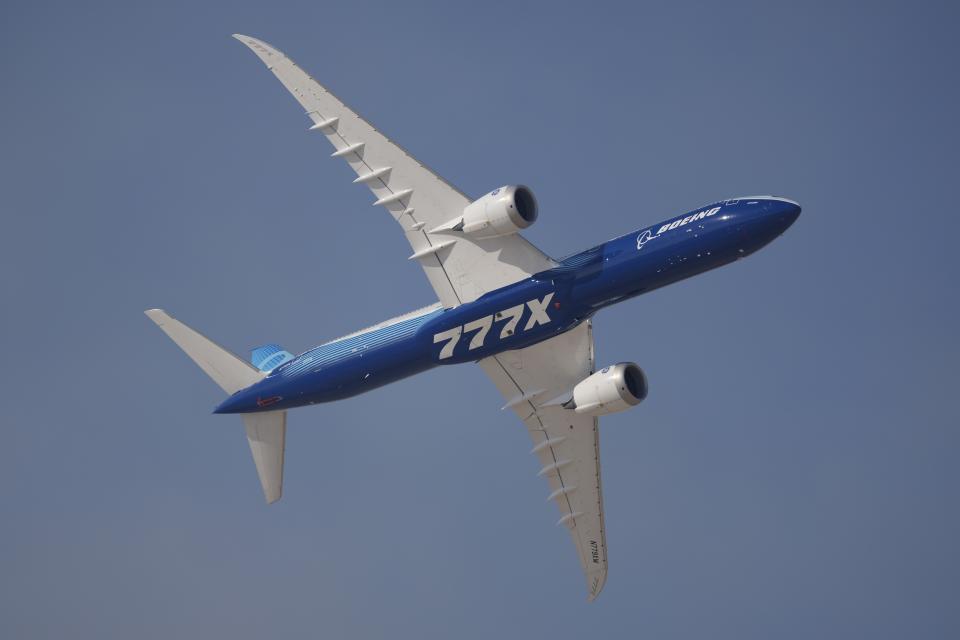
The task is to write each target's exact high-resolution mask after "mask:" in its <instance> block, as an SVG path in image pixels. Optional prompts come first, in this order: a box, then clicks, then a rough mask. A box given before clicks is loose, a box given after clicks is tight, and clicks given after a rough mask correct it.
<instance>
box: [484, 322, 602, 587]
mask: <svg viewBox="0 0 960 640" xmlns="http://www.w3.org/2000/svg"><path fill="white" fill-rule="evenodd" d="M480 365H481V367H482V368H483V370H484V371H485V372H486V373H487V375H488V376H489V377H490V378H491V379H492V380H493V382H494V384H495V385H496V386H497V388H498V389H499V390H500V392H501V393H502V394H503V396H504V397H505V398H508V399H510V400H509V401H508V402H507V406H505V407H504V408H511V409H513V411H514V412H515V413H516V414H517V416H518V417H519V418H520V419H521V420H522V421H523V423H524V425H526V427H527V431H528V432H529V434H530V439H531V440H532V441H533V449H532V450H531V453H533V454H534V455H535V456H536V457H537V461H538V462H539V467H540V471H539V473H538V475H539V476H541V477H544V478H546V479H547V482H548V483H549V485H550V489H549V495H548V497H547V499H548V500H549V501H552V502H554V503H555V504H556V505H557V508H558V509H559V510H560V518H559V520H558V521H557V524H558V525H560V526H565V527H566V528H567V529H569V532H570V536H571V538H572V539H573V543H574V545H575V546H576V549H577V555H578V557H579V559H580V565H581V568H582V569H583V572H584V576H585V577H586V580H587V592H588V599H589V600H593V599H594V598H596V597H597V595H598V594H599V593H600V591H601V590H602V589H603V585H604V583H605V582H606V576H607V545H606V533H605V530H604V523H603V492H602V487H601V482H600V442H599V434H598V429H597V422H598V421H597V419H596V418H593V417H590V416H584V415H581V414H577V413H575V412H573V411H569V410H567V409H564V408H563V407H562V406H560V405H558V404H554V403H550V402H549V400H550V399H552V398H556V397H557V396H560V395H561V394H564V393H566V392H568V391H569V390H570V389H571V388H572V387H573V386H574V385H575V384H576V383H577V382H579V381H580V380H582V379H584V378H585V377H587V376H588V375H590V373H592V371H593V334H592V328H591V326H590V322H589V321H587V322H584V323H583V324H581V325H580V326H579V327H577V328H575V329H573V330H571V331H568V332H567V333H564V334H561V335H558V336H555V337H554V338H551V339H550V340H546V341H544V342H541V343H539V344H536V345H533V346H531V347H527V348H525V349H519V350H516V351H508V352H505V353H502V354H499V355H497V356H493V357H490V358H485V359H483V360H481V361H480ZM544 403H546V404H544Z"/></svg>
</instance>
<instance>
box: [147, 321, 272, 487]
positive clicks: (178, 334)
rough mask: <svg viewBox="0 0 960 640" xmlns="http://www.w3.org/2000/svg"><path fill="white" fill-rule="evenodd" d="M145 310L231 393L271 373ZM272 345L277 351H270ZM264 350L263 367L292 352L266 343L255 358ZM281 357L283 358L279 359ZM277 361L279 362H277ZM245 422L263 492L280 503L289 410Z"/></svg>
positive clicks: (250, 417)
mask: <svg viewBox="0 0 960 640" xmlns="http://www.w3.org/2000/svg"><path fill="white" fill-rule="evenodd" d="M144 313H146V314H147V317H148V318H150V319H151V320H153V321H154V322H155V323H156V325H157V326H158V327H160V328H161V329H162V330H163V332H164V333H166V334H167V335H168V336H170V339H171V340H173V341H174V342H175V343H177V346H178V347H180V348H181V349H183V351H184V353H186V354H187V355H188V356H190V359H191V360H193V361H194V362H196V363H197V365H199V367H200V368H201V369H203V371H204V373H206V374H207V375H208V376H210V377H211V378H212V379H213V381H214V382H216V383H217V384H218V385H220V387H221V388H222V389H223V390H224V391H226V392H227V393H229V394H234V393H236V392H237V391H240V390H241V389H246V388H247V387H249V386H250V385H252V384H256V383H257V382H259V381H260V380H262V379H263V378H265V377H266V375H267V374H266V373H265V372H264V371H262V370H261V369H257V368H254V367H253V366H251V365H250V364H249V363H247V362H245V361H244V360H242V359H240V358H238V357H237V356H235V355H234V354H232V353H230V352H229V351H227V350H226V349H224V348H223V347H221V346H220V345H218V344H217V343H215V342H214V341H212V340H210V339H209V338H207V337H206V336H204V335H202V334H200V333H198V332H196V331H194V330H193V329H191V328H190V327H188V326H187V325H185V324H183V323H182V322H180V321H179V320H177V319H176V318H173V317H171V316H170V315H168V314H167V312H166V311H164V310H162V309H150V310H149V311H145V312H144ZM271 348H272V349H273V350H269V349H271ZM263 349H268V350H269V353H266V352H261V353H260V357H259V360H260V362H259V363H258V364H259V366H261V367H262V366H263V365H265V364H266V365H272V366H270V368H271V369H272V368H273V367H276V366H277V365H278V364H280V363H282V362H285V359H282V358H283V357H282V356H280V354H286V355H289V354H287V353H286V352H285V351H281V350H280V347H278V346H276V345H266V347H261V348H260V349H257V350H256V351H254V360H255V361H256V360H257V356H258V354H257V352H260V351H261V350H263ZM278 356H280V358H281V359H279V360H278ZM275 360H276V361H277V362H274V361H275ZM243 424H244V426H245V427H246V430H247V442H248V443H249V444H250V452H251V453H252V454H253V462H254V464H256V465H257V475H258V476H260V485H261V486H262V487H263V495H264V497H265V498H266V499H267V503H268V504H269V503H271V502H276V501H277V500H279V499H280V495H281V493H282V492H283V453H284V442H285V440H286V435H287V412H286V411H270V412H265V413H249V414H244V415H243Z"/></svg>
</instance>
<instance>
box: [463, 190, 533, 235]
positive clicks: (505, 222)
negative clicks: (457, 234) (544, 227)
mask: <svg viewBox="0 0 960 640" xmlns="http://www.w3.org/2000/svg"><path fill="white" fill-rule="evenodd" d="M536 219H537V200H536V198H534V197H533V192H532V191H530V189H528V188H527V187H524V186H522V185H518V186H508V187H500V188H499V189H494V190H493V191H491V192H490V193H488V194H487V195H485V196H483V197H482V198H480V199H479V200H476V201H474V202H471V203H470V204H468V205H467V207H466V208H465V209H464V210H463V218H462V219H461V223H460V225H458V226H459V227H460V228H459V229H457V230H458V231H461V232H463V233H465V234H467V235H470V236H473V237H475V238H480V239H482V238H497V237H499V236H509V235H512V234H514V233H517V232H519V231H521V230H522V229H526V228H527V227H529V226H530V225H532V224H533V223H534V222H535V221H536Z"/></svg>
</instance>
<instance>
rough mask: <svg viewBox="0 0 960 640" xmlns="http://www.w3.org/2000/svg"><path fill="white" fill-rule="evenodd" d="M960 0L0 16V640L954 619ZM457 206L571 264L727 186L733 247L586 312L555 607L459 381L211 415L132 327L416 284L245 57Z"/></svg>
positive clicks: (145, 331)
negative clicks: (600, 406) (574, 502)
mask: <svg viewBox="0 0 960 640" xmlns="http://www.w3.org/2000/svg"><path fill="white" fill-rule="evenodd" d="M958 14H960V10H958V9H957V4H956V3H950V2H929V3H926V2H909V3H908V2H902V3H889V2H877V3H869V4H864V3H861V2H856V3H838V2H824V3H814V2H807V3H795V2H793V3H785V4H781V3H776V2H769V1H764V2H746V3H744V2H726V3H688V2H662V3H629V6H628V5H627V3H624V4H623V5H620V4H610V3H604V2H590V3H583V4H579V3H578V4H574V3H568V2H557V3H544V4H540V5H536V4H527V3H518V2H510V3H504V4H498V3H493V2H485V3H480V2H473V3H452V2H443V3H436V4H409V3H402V4H401V3H396V2H388V3H378V2H363V3H359V2H358V3H336V4H334V3H326V2H318V1H314V2H301V3H297V2H275V3H267V2H241V3H214V2H210V3H206V2H205V3H194V2H173V1H171V2H150V3H141V2H136V3H134V2H117V3H114V4H110V3H97V2H91V3H77V2H70V3H67V2H64V3H48V2H22V1H17V0H13V1H10V0H7V1H5V2H4V3H3V5H2V8H0V35H2V37H0V54H2V55H0V73H2V79H3V81H2V85H0V86H2V89H0V98H2V99H0V148H2V153H0V215H2V223H3V226H2V233H0V246H2V251H0V296H2V298H0V299H2V301H3V302H2V313H0V341H2V351H3V354H4V356H5V358H4V360H5V362H4V363H3V369H2V372H0V388H2V390H3V397H4V400H5V401H4V407H3V410H2V412H0V426H2V430H0V435H2V442H3V446H2V447H0V636H2V637H4V638H43V637H60V638H62V637H70V638H98V639H102V638H124V639H126V638H131V637H136V638H171V637H177V638H209V637H229V638H233V639H243V638H262V637H284V638H294V637H295V638H302V637H349V638H382V637H388V636H389V637H404V638H418V639H419V638H451V637H456V638H489V637H491V636H494V637H529V638H540V637H553V638H573V637H584V636H596V637H604V638H658V639H661V638H663V639H672V638H703V637H711V638H731V639H737V640H743V639H749V638H758V639H759V638H763V639H768V638H779V639H791V638H797V639H805V640H806V639H809V638H873V639H876V638H897V639H900V638H905V637H910V638H956V637H958V636H960V550H958V540H960V514H958V505H960V467H958V465H957V456H958V451H960V448H958V445H960V432H958V429H960V411H958V408H957V407H958V405H957V402H956V395H957V393H958V388H960V373H958V371H960V370H958V368H957V364H956V363H957V360H958V357H960V353H958V351H960V349H958V340H957V335H956V327H957V326H958V321H960V318H958V296H957V276H958V275H960V274H958V267H957V260H956V258H955V255H954V252H955V250H956V249H955V247H956V238H957V237H958V234H960V223H958V217H957V214H956V210H957V203H956V189H957V179H958V161H957V148H958V147H960V140H958V138H960V134H958V132H960V127H958V124H957V114H958V112H960V105H958V91H960V88H958V82H957V69H956V63H957V60H958V59H960V46H958V44H957V39H956V25H957V23H958V18H960V15H958ZM234 32H240V33H248V34H250V35H254V36H257V37H260V38H263V39H264V40H266V41H268V42H270V43H272V44H274V45H276V46H277V47H279V48H281V49H282V50H284V51H285V52H286V53H287V54H288V55H290V56H291V57H293V58H294V59H295V60H296V61H297V62H298V63H300V64H301V66H303V67H304V68H305V69H307V70H308V71H309V72H310V73H311V74H312V75H314V76H315V77H316V78H318V79H319V80H320V81H322V82H324V83H326V84H327V85H328V86H329V87H330V88H331V89H332V90H333V91H335V92H336V93H337V94H338V95H340V96H341V97H342V98H343V99H344V100H345V101H346V102H347V103H348V104H351V105H352V106H353V107H354V108H356V110H357V111H358V112H359V113H361V114H363V115H364V116H365V117H367V118H368V119H370V120H371V121H372V122H373V123H375V125H376V126H377V127H378V128H380V129H382V130H383V131H384V132H386V133H387V134H388V135H390V136H391V137H392V138H393V139H395V140H397V141H398V142H399V143H400V144H402V145H404V146H405V147H406V148H408V149H409V150H410V151H411V152H412V153H413V154H414V155H415V156H416V157H418V158H419V159H421V160H422V161H423V162H425V163H427V164H428V165H430V166H431V167H433V168H435V169H436V170H437V171H438V172H439V173H441V174H442V175H443V176H444V177H446V178H447V179H448V180H449V181H450V182H452V183H453V184H455V185H457V186H458V187H460V188H461V189H462V190H463V191H465V192H466V193H467V194H471V195H474V196H479V195H481V194H483V193H484V192H485V191H488V190H490V189H491V188H493V187H496V186H500V185H502V184H505V183H524V184H527V185H530V186H531V187H532V188H533V190H534V192H535V193H536V194H537V197H538V199H539V203H540V207H541V210H540V211H541V215H540V219H539V221H538V223H537V225H536V226H534V227H533V228H531V229H530V230H529V232H528V233H527V234H526V235H527V237H528V238H529V239H530V240H531V241H532V242H534V243H535V244H536V245H538V246H539V247H541V248H542V249H543V250H544V251H546V252H547V253H549V254H551V255H553V256H557V257H559V256H563V255H565V254H568V253H571V252H573V251H576V250H578V249H582V248H585V247H587V246H591V245H593V244H596V243H598V242H601V241H604V240H606V239H608V238H611V237H613V236H617V235H620V234H622V233H625V232H628V231H630V230H632V229H636V228H642V227H645V226H649V225H651V224H654V223H656V222H658V221H660V220H662V219H664V218H668V217H671V216H674V215H677V214H679V213H683V212H685V211H689V210H691V209H695V208H697V207H699V206H700V205H703V204H706V203H709V202H713V201H716V200H720V199H725V198H728V197H733V196H739V195H750V194H760V193H773V194H779V195H784V196H787V197H790V198H794V199H796V200H798V201H800V203H801V204H802V205H803V208H804V213H803V214H802V215H801V217H800V219H799V221H798V222H797V224H796V225H794V226H793V227H792V228H791V229H790V230H789V231H788V232H787V233H786V234H785V235H784V236H783V237H781V238H780V239H778V240H776V241H775V242H774V243H772V244H771V245H770V246H768V247H767V248H765V249H763V250H762V251H761V252H759V253H758V254H756V255H754V256H751V257H750V258H749V259H747V260H743V261H740V262H737V263H736V264H733V265H730V266H727V267H724V268H722V269H719V270H717V271H714V272H711V273H708V274H704V275H701V276H699V277H697V278H695V279H692V280H689V281H686V282H683V283H679V284H677V285H674V286H671V287H668V288H666V289H663V290H660V291H656V292H654V293H651V294H649V295H645V296H642V297H640V298H637V299H635V300H632V301H630V302H627V303H624V304H622V305H620V306H618V307H616V308H613V309H608V310H605V311H603V312H601V313H600V314H599V315H598V316H597V318H596V319H595V330H596V336H597V342H598V344H597V349H598V364H606V363H612V362H617V361H621V360H633V361H636V362H638V363H640V365H641V366H642V367H643V368H644V369H645V370H646V372H647V375H648V377H649V379H650V385H651V393H650V396H649V399H648V400H647V401H646V402H644V403H643V404H642V405H640V406H639V407H637V408H636V409H634V410H632V411H629V412H626V413H623V414H619V415H615V416H610V417H608V418H605V419H604V420H603V425H602V427H601V447H602V448H601V450H602V458H603V487H604V494H605V504H606V516H607V519H606V524H607V535H608V540H607V542H608V545H609V562H610V570H609V579H608V582H607V585H606V588H605V591H604V593H603V594H602V596H601V597H600V598H599V599H598V600H597V601H596V602H595V603H593V604H587V603H586V601H585V586H584V581H583V577H582V574H581V572H580V567H579V564H578V562H577V559H576V555H575V553H574V549H573V547H572V545H571V542H570V540H569V536H568V534H567V533H566V531H564V530H563V529H561V528H557V527H554V522H555V521H556V518H557V514H556V513H555V509H554V507H553V505H551V504H547V503H546V502H544V496H545V495H546V493H547V487H546V484H545V483H544V482H543V481H542V480H540V479H538V478H536V477H535V476H536V472H537V469H538V465H537V462H536V460H535V459H534V457H533V456H531V455H529V454H528V451H529V449H530V443H529V440H528V436H527V434H526V432H525V430H524V429H523V427H522V425H521V424H520V423H519V421H518V420H517V419H516V417H515V416H513V414H511V413H509V412H501V411H500V410H499V407H500V406H501V404H502V400H501V398H500V397H499V395H498V393H497V392H496V390H495V388H494V387H493V385H492V383H490V382H489V381H488V380H486V379H485V377H484V376H483V374H482V372H481V371H480V369H479V368H477V367H473V366H470V365H461V366H458V367H455V368H442V369H435V370H433V371H430V372H427V373H425V374H423V375H420V376H417V377H414V378H410V379H407V380H404V381H402V382H400V383H397V384H394V385H392V386H389V387H386V388H383V389H380V390H377V391H375V392H372V393H370V394H368V395H364V396H360V397H358V398H355V399H351V400H348V401H343V402H340V403H336V404H332V405H326V406H319V407H313V408H310V409H302V410H298V411H296V412H293V413H292V414H291V415H290V419H289V432H288V438H287V444H288V448H287V465H286V482H285V495H284V499H283V500H282V501H281V502H279V503H278V504H276V505H273V506H270V507H267V506H265V505H264V503H263V498H262V495H261V492H260V487H259V484H258V482H257V477H256V473H255V471H254V467H253V463H252V461H251V460H250V455H249V452H248V449H247V444H246V440H245V438H244V436H243V431H242V426H241V423H240V420H239V419H237V418H236V417H233V416H214V415H211V414H210V412H211V410H212V408H213V407H214V406H215V405H216V404H217V403H219V402H220V400H221V399H222V393H221V391H220V390H219V388H217V387H216V386H215V385H214V384H213V383H212V382H210V381H209V380H208V379H207V378H206V376H204V374H203V373H202V372H201V371H200V370H199V369H198V368H197V367H195V366H194V365H193V364H192V363H191V362H190V361H189V360H188V359H187V358H186V357H185V356H184V355H183V354H182V353H181V352H180V351H179V349H177V348H176V347H175V345H173V343H171V342H170V341H169V340H168V339H167V337H166V336H164V335H163V334H162V333H161V332H160V331H159V330H158V329H157V328H156V327H155V326H154V325H153V324H152V323H151V322H149V321H148V320H147V318H146V317H144V316H143V313H142V312H143V310H144V309H147V308H151V307H163V308H165V309H167V310H168V311H169V312H170V313H172V314H174V315H175V316H177V317H179V318H180V319H182V320H183V321H185V322H187V323H188V324H190V325H192V326H194V327H196V328H197V329H199V330H200V331H202V332H204V333H206V334H207V335H209V336H211V337H212V338H213V339H215V340H217V341H218V342H220V343H222V344H223V345H225V346H226V347H228V348H230V349H232V350H234V351H236V352H238V353H242V354H244V355H246V354H247V353H248V350H249V349H250V348H251V347H254V346H257V345H260V344H263V343H265V342H274V341H275V342H279V343H281V344H282V345H284V346H285V347H286V348H287V349H289V350H290V351H294V352H300V351H302V350H304V349H307V348H309V347H311V346H314V345H316V344H319V343H320V342H324V341H326V340H328V339H330V338H333V337H335V336H338V335H341V334H344V333H347V332H349V331H352V330H354V329H356V328H358V327H361V326H366V325H370V324H373V323H375V322H378V321H380V320H382V319H384V318H387V317H390V316H393V315H397V314H399V313H402V312H405V311H408V310H410V309H414V308H417V307H420V306H423V305H426V304H430V303H431V302H433V301H434V300H435V298H434V295H433V293H432V291H431V290H430V288H429V286H428V284H427V281H426V279H425V278H424V277H423V274H422V272H421V270H420V268H419V267H418V266H417V265H416V264H414V263H412V262H409V261H407V260H406V257H407V255H408V253H409V247H408V246H407V245H406V243H405V241H404V240H403V238H402V236H401V234H400V233H399V230H398V228H397V227H396V226H395V224H394V223H393V222H392V221H391V220H390V218H389V217H388V216H387V215H386V214H385V212H384V211H382V210H380V209H374V208H373V207H371V206H370V202H371V201H372V197H371V196H370V194H369V192H368V191H367V190H366V189H364V188H361V187H358V186H356V185H351V184H350V179H351V178H352V174H351V172H350V170H349V169H348V168H347V166H346V164H345V163H342V162H339V161H337V160H332V159H330V158H329V157H328V155H329V153H330V148H329V145H328V143H327V142H326V141H325V140H323V139H322V138H321V137H318V136H316V135H310V134H308V133H307V132H306V128H307V126H308V125H309V120H308V119H307V118H305V117H304V115H303V113H302V112H301V109H300V107H299V105H297V104H296V102H295V101H294V100H293V99H292V98H291V97H290V96H289V95H288V94H287V93H286V91H285V90H284V89H283V88H282V86H281V85H280V84H279V83H278V82H277V81H276V79H275V78H274V77H273V76H272V75H271V74H269V73H268V72H267V71H266V69H265V68H264V67H263V65H262V64H261V63H260V62H259V60H257V59H256V58H255V57H254V56H253V54H252V53H251V52H250V51H248V50H247V49H246V48H245V47H244V46H243V45H241V44H240V43H238V42H236V41H234V40H232V39H231V38H230V34H232V33H234Z"/></svg>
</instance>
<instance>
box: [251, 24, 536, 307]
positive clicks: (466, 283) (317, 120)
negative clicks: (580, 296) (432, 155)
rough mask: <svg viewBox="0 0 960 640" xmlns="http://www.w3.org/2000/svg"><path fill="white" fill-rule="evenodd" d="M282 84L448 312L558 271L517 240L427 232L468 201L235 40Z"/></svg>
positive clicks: (311, 86) (279, 65) (312, 87)
mask: <svg viewBox="0 0 960 640" xmlns="http://www.w3.org/2000/svg"><path fill="white" fill-rule="evenodd" d="M234 37H235V38H236V39H237V40H239V41H240V42H242V43H244V44H245V45H247V46H248V47H250V49H251V50H252V51H253V52H254V53H255V54H257V56H258V57H259V58H260V59H261V60H262V61H263V62H264V63H265V64H266V65H267V68H268V69H270V70H271V71H273V74H274V75H275V76H277V78H279V79H280V82H282V83H283V86H285V87H286V88H287V90H288V91H290V93H292V94H293V96H294V97H295V98H296V99H297V101H298V102H299V103H300V104H301V105H303V108H304V109H305V110H306V112H307V115H308V116H310V118H311V119H312V120H313V123H314V124H313V126H312V127H310V129H311V130H313V131H316V132H320V133H322V134H323V135H325V136H326V137H327V139H328V140H329V141H330V142H331V144H333V147H334V152H333V155H334V156H335V157H341V158H343V159H344V160H346V161H347V163H348V164H349V165H350V167H351V168H352V169H353V170H354V171H355V172H356V173H357V179H356V180H354V182H356V183H360V184H365V185H366V186H367V187H369V188H370V190H371V191H372V192H373V194H374V196H376V198H377V200H376V202H374V205H380V206H383V207H386V209H387V210H388V211H389V212H390V215H391V216H393V218H394V220H396V221H397V222H398V223H399V224H400V226H401V228H403V232H404V234H405V235H406V237H407V241H408V242H409V243H410V246H411V247H412V248H413V255H411V256H410V258H411V259H415V260H419V261H420V264H421V265H422V266H423V270H424V272H425V273H426V274H427V278H428V279H429V280H430V284H431V286H433V289H434V291H436V292H437V296H438V297H439V298H440V301H441V302H442V303H443V305H444V306H445V307H454V306H457V305H458V304H461V303H463V302H470V301H471V300H475V299H477V298H479V297H480V296H481V295H483V294H484V293H486V292H488V291H493V290H494V289H499V288H500V287H503V286H505V285H508V284H511V283H513V282H517V281H519V280H523V279H524V278H526V277H528V276H530V275H532V274H534V273H537V272H539V271H544V270H546V269H549V268H551V267H553V266H555V263H554V262H553V261H552V260H550V258H548V257H547V256H546V255H544V254H543V253H542V252H540V251H539V250H538V249H537V248H536V247H534V246H533V245H531V244H530V243H529V242H527V241H526V240H525V239H524V238H522V237H521V236H519V235H513V236H505V237H502V238H494V239H490V240H472V239H470V238H466V237H463V236H452V235H450V234H449V233H447V234H440V235H432V234H430V233H428V230H430V229H433V228H435V227H438V226H440V225H442V224H443V223H445V222H448V221H449V220H450V219H451V218H453V217H455V216H457V215H459V214H460V213H462V212H463V209H464V207H466V206H467V205H468V204H470V199H469V198H467V196H465V195H464V194H463V193H461V192H460V191H458V190H457V189H455V188H454V187H452V186H451V185H450V184H448V183H447V182H445V181H444V180H443V179H442V178H440V177H439V176H438V175H436V174H435V173H433V172H432V171H430V170H429V169H428V168H427V167H425V166H424V165H423V164H421V163H420V162H418V161H417V160H416V159H415V158H413V157H412V156H411V155H410V154H408V153H407V152H406V151H404V150H403V149H402V148H401V147H399V146H398V145H397V144H395V143H393V142H391V141H390V139H389V138H387V137H386V136H384V135H383V134H382V133H380V132H379V131H377V130H376V129H375V128H373V126H372V125H371V124H370V123H369V122H367V121H366V120H364V119H363V118H361V117H360V116H358V115H357V114H356V113H354V112H353V111H352V110H350V108H349V107H347V106H346V105H345V104H344V103H343V102H341V101H340V100H339V99H338V98H337V97H336V96H335V95H333V94H332V93H330V92H329V91H328V90H327V89H326V88H325V87H323V86H322V85H320V84H319V83H318V82H317V81H316V80H314V79H313V78H311V77H310V76H309V75H307V74H306V73H305V72H304V71H303V70H302V69H300V67H298V66H297V65H296V63H294V62H293V61H292V60H290V59H289V58H287V57H286V56H285V55H283V54H282V53H281V52H280V51H278V50H276V49H274V48H273V47H271V46H270V45H268V44H267V43H265V42H263V41H261V40H257V39H256V38H251V37H249V36H243V35H234Z"/></svg>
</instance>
